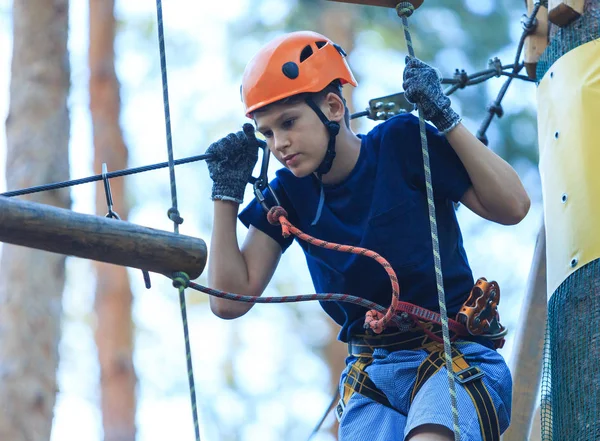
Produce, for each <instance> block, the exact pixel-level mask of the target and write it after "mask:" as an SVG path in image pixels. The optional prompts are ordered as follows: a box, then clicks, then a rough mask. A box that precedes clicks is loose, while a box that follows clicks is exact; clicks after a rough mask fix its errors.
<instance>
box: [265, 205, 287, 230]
mask: <svg viewBox="0 0 600 441" xmlns="http://www.w3.org/2000/svg"><path fill="white" fill-rule="evenodd" d="M281 216H283V217H285V218H287V216H288V214H287V211H285V208H283V207H281V206H279V205H276V206H275V207H271V209H270V210H269V212H268V213H267V220H268V221H269V223H270V224H271V225H280V222H279V218H280V217H281Z"/></svg>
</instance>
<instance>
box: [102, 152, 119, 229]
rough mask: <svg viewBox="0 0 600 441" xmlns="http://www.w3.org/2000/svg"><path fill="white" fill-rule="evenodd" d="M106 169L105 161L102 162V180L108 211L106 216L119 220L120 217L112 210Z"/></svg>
mask: <svg viewBox="0 0 600 441" xmlns="http://www.w3.org/2000/svg"><path fill="white" fill-rule="evenodd" d="M107 175H108V170H107V168H106V163H102V181H104V193H105V194H106V205H108V213H106V217H108V218H110V219H117V220H121V217H120V216H119V215H118V214H117V213H116V212H115V211H113V200H112V193H111V191H110V181H109V180H108V176H107Z"/></svg>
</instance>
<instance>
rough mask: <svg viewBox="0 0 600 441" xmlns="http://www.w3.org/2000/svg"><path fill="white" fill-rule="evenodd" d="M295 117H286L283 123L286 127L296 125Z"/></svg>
mask: <svg viewBox="0 0 600 441" xmlns="http://www.w3.org/2000/svg"><path fill="white" fill-rule="evenodd" d="M294 121H295V119H294V118H290V119H286V120H285V121H284V122H283V124H282V125H281V126H282V127H283V128H284V129H289V128H291V127H292V126H293V125H294Z"/></svg>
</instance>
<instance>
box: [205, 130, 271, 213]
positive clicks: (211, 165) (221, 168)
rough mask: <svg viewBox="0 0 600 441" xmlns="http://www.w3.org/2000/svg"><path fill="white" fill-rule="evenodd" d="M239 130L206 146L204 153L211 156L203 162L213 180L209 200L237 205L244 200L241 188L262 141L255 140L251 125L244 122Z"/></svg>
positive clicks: (256, 157)
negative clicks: (231, 202) (241, 129)
mask: <svg viewBox="0 0 600 441" xmlns="http://www.w3.org/2000/svg"><path fill="white" fill-rule="evenodd" d="M243 129H244V130H243V131H240V132H237V133H230V134H229V135H227V136H225V137H224V138H221V139H220V140H218V141H217V142H214V143H212V144H211V145H210V146H209V147H208V149H206V153H207V154H210V155H212V157H211V158H210V159H207V160H206V163H207V164H208V172H209V174H210V178H211V179H212V180H213V187H212V195H211V199H212V200H213V201H214V200H223V201H233V202H237V203H238V204H241V203H242V202H243V200H244V189H245V188H246V184H247V183H248V179H250V176H251V175H252V170H253V169H254V165H255V164H256V160H257V159H258V148H259V146H261V145H262V144H261V141H259V140H258V139H256V135H255V134H254V126H253V125H252V124H249V123H246V124H244V127H243Z"/></svg>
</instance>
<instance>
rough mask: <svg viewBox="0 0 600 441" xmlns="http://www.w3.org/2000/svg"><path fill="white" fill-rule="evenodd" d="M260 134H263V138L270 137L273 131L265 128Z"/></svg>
mask: <svg viewBox="0 0 600 441" xmlns="http://www.w3.org/2000/svg"><path fill="white" fill-rule="evenodd" d="M262 136H264V137H265V138H271V137H273V132H272V131H271V130H267V131H266V132H265V133H263V134H262Z"/></svg>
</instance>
